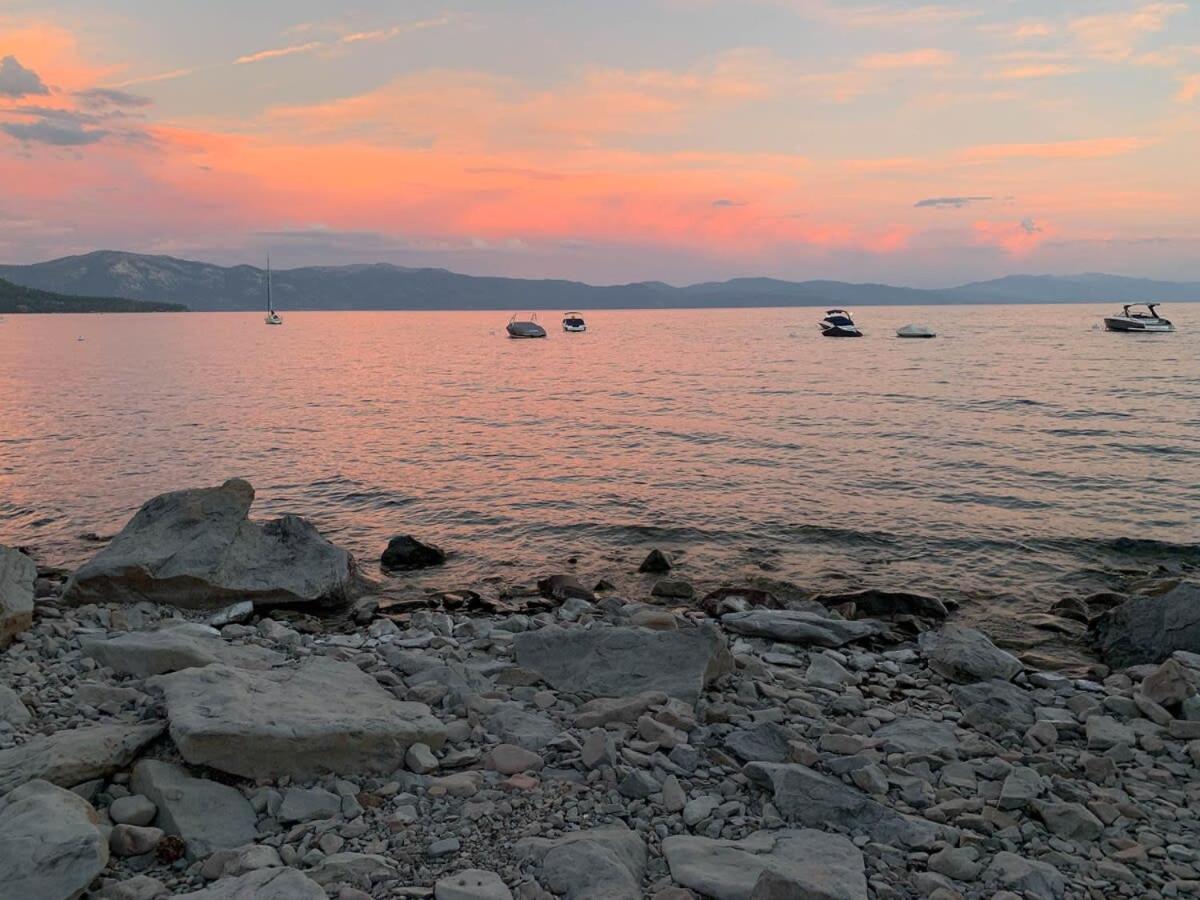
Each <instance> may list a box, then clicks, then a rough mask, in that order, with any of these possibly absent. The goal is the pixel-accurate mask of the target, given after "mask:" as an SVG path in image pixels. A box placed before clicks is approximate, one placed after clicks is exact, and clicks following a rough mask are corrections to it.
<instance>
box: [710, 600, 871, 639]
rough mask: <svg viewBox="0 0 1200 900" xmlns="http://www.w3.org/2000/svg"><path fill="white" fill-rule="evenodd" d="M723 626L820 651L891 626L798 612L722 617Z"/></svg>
mask: <svg viewBox="0 0 1200 900" xmlns="http://www.w3.org/2000/svg"><path fill="white" fill-rule="evenodd" d="M721 624H722V625H723V626H724V627H725V628H727V629H728V630H729V631H734V632H737V633H738V634H748V635H750V636H751V637H761V638H770V639H771V640H773V641H782V642H784V643H786V644H801V645H804V646H817V647H841V646H843V645H845V644H849V643H851V642H852V641H861V640H866V639H867V638H872V637H878V636H880V635H883V634H885V633H886V632H887V626H886V625H884V624H883V623H882V622H875V621H872V620H870V619H863V620H862V621H857V622H854V621H850V620H847V619H836V618H834V617H832V616H823V615H820V614H819V613H814V612H808V611H802V610H795V609H754V610H750V611H748V612H735V613H728V614H727V615H724V616H721Z"/></svg>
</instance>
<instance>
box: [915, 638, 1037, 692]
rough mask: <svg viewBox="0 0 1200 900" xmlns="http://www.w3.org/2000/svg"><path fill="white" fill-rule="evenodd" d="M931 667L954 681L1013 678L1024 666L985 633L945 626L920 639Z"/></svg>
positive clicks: (1005, 679)
mask: <svg viewBox="0 0 1200 900" xmlns="http://www.w3.org/2000/svg"><path fill="white" fill-rule="evenodd" d="M919 646H920V648H921V652H922V653H923V654H925V658H926V659H928V660H929V666H930V668H932V669H933V670H934V671H935V672H937V673H938V674H939V675H941V676H942V677H943V678H948V679H950V680H951V681H957V682H971V681H987V680H989V679H993V678H999V679H1002V680H1004V681H1010V680H1012V679H1013V678H1015V677H1016V675H1017V673H1018V672H1020V671H1021V669H1022V668H1024V666H1022V665H1021V661H1020V660H1019V659H1017V658H1016V657H1015V656H1013V655H1012V654H1011V653H1006V652H1005V651H1003V650H1001V649H1000V648H999V647H997V646H996V645H995V644H993V643H992V642H991V640H990V639H989V638H988V636H987V635H986V634H984V633H983V632H981V631H977V630H976V629H974V628H964V627H963V626H961V625H946V626H943V627H942V628H940V629H938V630H937V631H927V632H925V633H924V634H922V635H921V639H920V641H919Z"/></svg>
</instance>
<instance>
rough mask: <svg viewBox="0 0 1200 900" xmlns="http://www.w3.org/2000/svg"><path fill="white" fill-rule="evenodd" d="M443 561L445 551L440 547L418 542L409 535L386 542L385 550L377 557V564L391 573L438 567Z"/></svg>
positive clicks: (402, 535) (399, 535)
mask: <svg viewBox="0 0 1200 900" xmlns="http://www.w3.org/2000/svg"><path fill="white" fill-rule="evenodd" d="M445 561H446V551H444V550H443V549H442V548H441V547H439V546H437V545H436V544H426V543H424V542H422V541H418V540H417V539H416V538H415V537H413V536H412V535H411V534H398V535H396V536H395V537H394V538H392V539H391V540H390V541H388V545H387V548H386V549H385V550H384V551H383V554H382V555H381V556H380V557H379V564H380V565H381V566H383V568H385V569H388V570H391V571H398V570H403V569H425V568H428V567H429V566H440V565H441V564H442V563H444V562H445Z"/></svg>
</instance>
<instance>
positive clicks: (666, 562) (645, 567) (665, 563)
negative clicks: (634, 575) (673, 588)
mask: <svg viewBox="0 0 1200 900" xmlns="http://www.w3.org/2000/svg"><path fill="white" fill-rule="evenodd" d="M671 568H672V564H671V558H670V557H669V556H667V554H665V553H663V552H662V551H661V550H659V549H657V548H656V549H654V550H651V551H650V552H649V553H647V554H646V558H645V559H643V560H642V564H641V565H640V566H638V571H639V572H642V573H645V574H650V575H664V574H666V573H667V572H670V571H671Z"/></svg>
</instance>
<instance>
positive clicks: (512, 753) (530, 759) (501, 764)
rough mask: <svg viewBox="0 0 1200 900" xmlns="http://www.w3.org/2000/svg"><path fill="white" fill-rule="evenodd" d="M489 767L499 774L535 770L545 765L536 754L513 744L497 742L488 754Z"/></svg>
mask: <svg viewBox="0 0 1200 900" xmlns="http://www.w3.org/2000/svg"><path fill="white" fill-rule="evenodd" d="M489 762H490V763H491V767H492V768H493V769H495V770H496V771H497V772H499V773H500V774H501V775H516V774H517V773H518V772H536V771H538V770H539V769H541V768H542V766H543V765H545V761H544V760H543V759H542V758H541V757H540V756H538V754H536V753H534V752H532V751H531V750H526V749H525V748H524V747H518V746H517V745H515V744H498V745H497V746H495V747H493V748H492V752H491V753H490V754H489Z"/></svg>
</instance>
